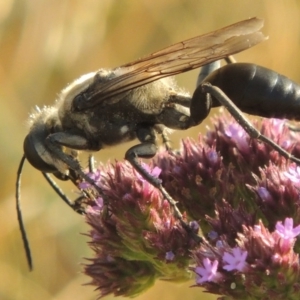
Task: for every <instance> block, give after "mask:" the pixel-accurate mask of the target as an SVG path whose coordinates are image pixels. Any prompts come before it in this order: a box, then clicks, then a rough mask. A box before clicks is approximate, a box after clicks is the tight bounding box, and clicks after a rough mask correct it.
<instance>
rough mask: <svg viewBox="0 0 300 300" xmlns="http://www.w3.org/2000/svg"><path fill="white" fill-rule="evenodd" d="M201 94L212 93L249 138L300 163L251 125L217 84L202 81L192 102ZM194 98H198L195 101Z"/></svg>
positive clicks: (299, 162)
mask: <svg viewBox="0 0 300 300" xmlns="http://www.w3.org/2000/svg"><path fill="white" fill-rule="evenodd" d="M201 94H202V96H201ZM203 94H204V95H205V96H206V97H207V96H209V95H212V96H213V97H214V98H216V99H217V100H218V101H219V102H220V104H221V105H223V106H225V107H226V109H227V110H228V111H229V113H230V114H231V115H232V116H233V117H234V118H235V120H236V121H237V122H238V123H239V124H240V125H241V126H242V127H243V128H244V130H245V131H246V132H247V133H248V134H249V135H250V137H251V138H254V139H258V140H260V141H262V142H264V143H265V144H267V145H269V146H271V147H272V148H273V149H274V150H276V151H278V153H280V154H281V155H282V156H284V157H285V158H287V159H289V160H291V161H293V162H295V163H297V164H300V159H299V158H297V157H295V156H293V155H291V154H290V153H289V152H287V151H285V150H284V149H283V148H282V147H280V146H279V145H277V144H276V143H275V142H274V141H272V140H271V139H269V138H267V137H266V136H265V135H263V134H261V133H260V131H259V130H257V129H256V128H255V127H254V126H253V125H252V123H251V122H250V121H249V120H248V119H247V118H246V117H245V116H244V114H243V112H242V111H241V110H240V109H239V108H238V107H237V106H236V105H235V104H234V103H233V102H232V101H231V100H230V99H229V98H228V97H227V95H226V94H225V93H224V92H223V91H222V90H221V89H220V88H218V87H217V86H213V85H211V84H210V83H204V84H202V85H200V86H199V87H198V88H197V89H196V91H195V93H194V95H193V99H192V102H201V101H199V98H201V97H203ZM194 97H195V98H194ZM209 97H210V96H209ZM196 99H198V100H197V101H196ZM193 100H194V101H193Z"/></svg>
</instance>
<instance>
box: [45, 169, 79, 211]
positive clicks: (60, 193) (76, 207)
mask: <svg viewBox="0 0 300 300" xmlns="http://www.w3.org/2000/svg"><path fill="white" fill-rule="evenodd" d="M42 174H43V176H44V177H45V179H46V180H47V182H48V183H49V184H50V186H51V187H52V188H53V190H54V191H55V192H56V194H57V195H58V196H59V197H60V198H61V199H62V200H63V201H64V202H65V203H66V204H67V205H68V206H69V207H71V208H72V209H73V210H74V211H75V212H77V213H79V214H81V215H82V214H83V213H84V211H83V210H82V208H81V206H80V202H81V201H79V198H80V200H81V199H82V197H83V196H80V197H79V198H78V199H76V200H75V201H71V200H70V199H69V198H68V196H67V195H66V194H65V193H64V192H63V191H62V190H61V188H60V187H59V186H58V185H57V184H56V182H55V181H54V180H53V179H52V178H51V177H50V175H49V174H47V173H44V172H42Z"/></svg>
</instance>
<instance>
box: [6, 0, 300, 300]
mask: <svg viewBox="0 0 300 300" xmlns="http://www.w3.org/2000/svg"><path fill="white" fill-rule="evenodd" d="M253 16H257V17H260V18H263V19H264V20H265V27H264V29H263V32H264V33H265V34H266V35H268V36H269V37H270V38H269V40H268V41H267V42H265V43H264V44H261V45H258V46H256V47H255V48H253V49H250V50H248V51H246V52H244V53H241V54H239V55H237V56H236V58H237V59H238V60H239V61H247V62H253V63H257V64H261V65H263V66H266V67H269V68H272V69H274V70H276V71H278V72H281V73H283V74H285V75H287V76H289V77H291V78H292V79H294V80H295V81H298V82H300V59H299V58H300V53H299V52H300V51H299V50H300V2H299V1H297V0H294V1H274V0H265V1H252V0H248V1H247V0H244V1H236V0H209V1H207V0H203V1H202V0H195V1H192V0H191V1H184V0H164V1H153V0H152V1H151V0H127V1H124V0H110V1H108V0H85V1H79V0H78V1H75V0H65V1H61V0H23V1H21V0H19V1H18V0H15V1H14V0H5V1H0V82H1V84H0V101H1V102H0V104H1V109H0V122H1V125H0V128H1V130H0V143H1V156H0V168H1V173H0V176H1V180H0V185H1V186H0V191H1V197H0V206H1V207H0V228H1V230H0V245H1V246H0V299H1V300H3V299H5V300H6V299H7V300H9V299H12V300H20V299H22V300H23V299H27V300H28V299H34V300H35V299H44V300H48V299H56V300H65V299H85V300H88V299H96V296H97V293H96V292H94V291H93V287H91V286H83V285H82V284H84V283H87V282H88V281H89V278H87V277H86V276H85V275H82V274H81V269H82V266H81V265H80V264H81V263H83V262H84V260H83V257H91V255H92V253H91V251H90V250H89V248H88V246H87V244H86V241H87V238H86V237H85V236H84V235H81V233H84V232H86V231H87V229H88V227H87V226H86V225H85V224H84V222H83V219H82V218H81V217H80V216H79V215H76V214H75V213H74V212H72V211H71V210H70V209H69V208H68V207H67V206H66V205H65V204H64V203H63V202H62V201H61V200H60V199H58V197H57V196H56V195H55V193H54V192H53V191H52V190H51V188H50V187H49V186H48V185H47V183H46V182H45V180H44V179H43V177H42V175H41V174H40V173H39V172H38V171H36V170H34V169H33V168H32V167H31V166H30V165H29V164H26V165H25V168H24V171H23V177H22V189H21V192H22V208H23V217H24V221H25V225H26V229H27V233H28V237H29V240H30V244H31V250H32V254H33V259H34V267H35V268H34V271H33V272H31V273H30V272H28V269H27V265H26V260H25V255H24V250H23V246H22V241H21V238H20V233H19V229H18V223H17V217H16V211H15V198H14V197H15V196H14V195H15V179H16V172H17V167H18V163H19V160H20V159H21V156H22V144H23V139H24V137H25V135H26V133H27V127H26V119H27V117H28V115H29V112H30V111H31V109H32V108H33V107H34V106H35V105H38V106H42V105H44V104H46V105H51V104H52V103H53V102H54V99H55V97H56V95H57V94H58V92H59V91H60V90H61V89H62V88H64V87H65V86H66V84H67V83H69V82H71V81H72V80H73V79H75V78H76V77H78V76H80V75H82V74H84V73H86V72H89V71H93V70H95V69H98V68H100V67H115V66H118V65H121V64H123V63H126V62H129V61H132V60H135V59H137V58H139V57H141V56H144V55H146V54H149V53H151V52H152V51H155V50H159V49H160V48H162V47H165V46H168V45H170V44H172V43H175V42H178V41H181V40H184V39H187V38H190V37H194V36H196V35H199V34H203V33H206V32H209V31H212V30H215V29H219V28H221V27H224V26H226V25H229V24H231V23H234V22H237V21H240V20H243V19H246V18H249V17H253ZM197 73H198V71H193V72H189V73H186V74H183V75H180V76H178V82H179V84H180V85H181V86H183V87H185V88H186V89H187V90H189V91H190V92H192V91H193V89H194V86H195V81H196V77H197ZM204 128H205V127H204V126H199V128H196V129H194V130H189V131H186V132H182V133H181V134H178V133H176V134H173V135H172V140H173V142H174V146H175V147H178V145H179V139H180V138H182V137H185V136H193V137H196V136H197V133H198V132H199V131H202V132H203V131H204ZM128 147H129V145H128V144H127V145H123V146H120V147H116V148H113V149H110V150H108V151H103V152H101V155H100V156H98V160H100V159H101V161H103V162H106V161H107V160H108V159H111V160H112V161H113V160H114V159H115V158H118V159H122V158H123V157H124V153H125V151H126V149H128ZM112 153H113V154H112ZM63 187H64V189H67V190H68V191H70V192H69V194H70V195H71V196H73V197H74V198H75V193H74V192H73V193H72V188H73V187H72V186H69V185H63ZM191 284H192V282H190V283H187V284H182V285H176V284H171V283H164V282H158V283H157V284H156V285H155V287H154V288H152V289H150V290H149V291H148V292H146V293H144V294H142V295H141V296H139V297H138V299H139V300H140V299H144V300H145V299H156V297H159V298H160V299H173V300H175V299H181V298H182V297H184V298H185V299H186V300H188V299H199V298H200V297H201V299H216V297H212V296H207V295H206V294H204V295H201V294H200V289H199V288H198V289H197V288H194V289H189V286H190V285H191ZM107 298H109V297H107Z"/></svg>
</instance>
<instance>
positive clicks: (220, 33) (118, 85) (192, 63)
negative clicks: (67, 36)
mask: <svg viewBox="0 0 300 300" xmlns="http://www.w3.org/2000/svg"><path fill="white" fill-rule="evenodd" d="M262 26H263V20H261V19H257V18H252V19H248V20H244V21H241V22H238V23H235V24H232V25H230V26H227V27H224V28H221V29H219V30H216V31H213V32H211V33H207V34H204V35H201V36H197V37H194V38H191V39H188V40H185V41H183V42H179V43H177V44H174V45H172V46H169V47H167V48H165V49H163V50H160V51H157V52H154V53H152V54H150V55H149V56H146V57H144V58H141V59H138V60H136V61H134V62H131V63H128V64H125V65H123V66H121V67H119V68H116V69H115V71H116V73H117V74H118V76H116V77H114V78H112V79H111V80H109V81H107V82H103V83H101V86H99V85H98V86H97V88H96V89H94V90H92V91H91V90H90V91H89V92H88V93H87V95H85V97H84V101H79V102H78V103H76V101H75V106H76V108H77V109H79V110H83V109H86V108H90V107H93V106H96V105H98V104H101V103H103V101H104V100H107V99H109V98H111V97H115V96H117V95H119V94H121V93H124V92H127V91H129V90H132V89H134V88H137V87H139V86H142V85H145V84H147V83H150V82H153V81H155V80H158V79H161V78H163V77H168V76H172V75H176V74H179V73H183V72H186V71H189V70H192V69H196V68H199V67H201V66H203V65H205V64H208V63H210V62H213V61H216V60H219V59H222V58H225V57H227V56H229V55H231V54H235V53H238V52H240V51H243V50H245V49H248V48H250V47H253V46H255V45H256V44H258V43H260V42H262V41H264V40H265V39H266V37H265V36H264V35H263V34H262V33H261V32H260V31H259V30H260V29H261V28H262ZM81 99H82V98H81Z"/></svg>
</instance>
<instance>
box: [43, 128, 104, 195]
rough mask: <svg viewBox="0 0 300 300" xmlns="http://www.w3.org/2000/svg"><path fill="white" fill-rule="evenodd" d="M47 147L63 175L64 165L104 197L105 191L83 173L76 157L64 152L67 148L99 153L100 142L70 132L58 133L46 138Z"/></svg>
mask: <svg viewBox="0 0 300 300" xmlns="http://www.w3.org/2000/svg"><path fill="white" fill-rule="evenodd" d="M45 145H46V147H47V149H48V150H49V151H50V153H51V154H52V155H53V156H54V157H55V161H56V167H57V169H58V170H59V171H60V172H61V173H63V170H61V168H62V165H63V164H64V165H66V166H67V168H68V169H70V170H73V171H74V172H75V174H76V175H77V176H78V177H79V178H82V179H84V180H85V181H87V182H88V183H90V184H91V185H92V186H93V187H94V188H95V189H96V190H97V191H98V192H99V194H100V195H101V196H104V195H103V191H102V190H101V189H100V188H99V186H97V185H96V183H95V182H94V181H93V180H92V179H91V178H90V177H89V176H87V175H86V174H85V173H84V172H83V170H82V168H81V165H80V163H79V161H78V160H77V159H76V157H74V156H72V155H69V154H66V153H65V152H64V151H63V150H62V146H65V147H67V148H70V149H74V150H88V151H99V150H100V149H101V143H100V142H93V143H92V142H91V141H90V140H88V139H87V138H85V137H83V136H79V135H74V134H71V133H68V132H58V133H54V134H51V135H49V136H48V137H47V138H46V141H45Z"/></svg>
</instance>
